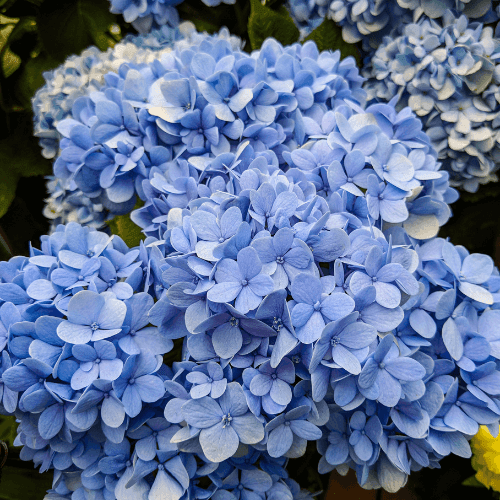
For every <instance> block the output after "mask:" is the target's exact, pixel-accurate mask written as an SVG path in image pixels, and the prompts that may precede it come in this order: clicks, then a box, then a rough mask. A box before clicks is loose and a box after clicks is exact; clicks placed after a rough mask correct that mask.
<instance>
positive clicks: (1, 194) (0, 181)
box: [0, 146, 19, 218]
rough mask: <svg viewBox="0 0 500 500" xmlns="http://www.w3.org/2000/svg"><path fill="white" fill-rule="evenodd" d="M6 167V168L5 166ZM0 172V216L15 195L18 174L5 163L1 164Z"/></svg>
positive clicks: (3, 213)
mask: <svg viewBox="0 0 500 500" xmlns="http://www.w3.org/2000/svg"><path fill="white" fill-rule="evenodd" d="M0 147H1V146H0ZM6 167H7V168H6ZM1 170H2V171H1V172H0V218H1V217H3V216H4V215H5V213H6V212H7V210H8V208H9V205H10V204H11V203H12V200H13V199H14V196H16V186H17V181H18V180H19V174H18V173H17V172H16V171H15V170H13V169H10V168H8V166H7V165H5V166H3V167H2V169H1Z"/></svg>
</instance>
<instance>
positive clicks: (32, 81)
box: [5, 54, 59, 110]
mask: <svg viewBox="0 0 500 500" xmlns="http://www.w3.org/2000/svg"><path fill="white" fill-rule="evenodd" d="M58 64H59V63H58V62H57V60H55V59H52V58H50V57H48V56H47V55H46V54H40V55H39V56H38V57H33V58H32V59H29V60H28V61H27V62H26V63H25V64H24V65H23V66H22V67H21V68H20V69H19V71H17V72H16V73H15V74H14V75H13V76H12V78H9V79H8V80H7V84H6V86H8V87H9V88H8V89H7V91H6V92H5V93H6V95H7V96H8V95H9V94H10V95H11V97H12V96H13V95H15V97H16V99H17V101H18V104H19V105H21V106H22V108H24V109H25V110H31V98H32V97H33V96H34V95H35V92H36V91H37V90H38V89H39V88H40V87H41V86H42V85H45V80H44V78H43V74H42V73H44V72H45V71H49V70H51V69H54V68H55V67H57V66H58ZM11 80H12V81H11Z"/></svg>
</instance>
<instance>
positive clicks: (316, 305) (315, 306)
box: [314, 300, 321, 311]
mask: <svg viewBox="0 0 500 500" xmlns="http://www.w3.org/2000/svg"><path fill="white" fill-rule="evenodd" d="M320 309H321V302H320V301H319V300H318V301H317V302H316V304H314V310H315V311H319V310H320Z"/></svg>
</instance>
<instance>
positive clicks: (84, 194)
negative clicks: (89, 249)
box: [48, 30, 365, 223]
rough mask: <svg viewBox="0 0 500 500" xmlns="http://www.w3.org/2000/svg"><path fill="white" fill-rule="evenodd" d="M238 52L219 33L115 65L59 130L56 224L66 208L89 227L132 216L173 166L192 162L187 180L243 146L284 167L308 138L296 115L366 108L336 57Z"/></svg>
mask: <svg viewBox="0 0 500 500" xmlns="http://www.w3.org/2000/svg"><path fill="white" fill-rule="evenodd" d="M240 43H241V42H240V41H238V40H236V39H234V38H233V37H230V36H229V34H228V33H227V32H226V31H224V30H223V31H222V32H221V33H219V35H217V36H215V37H207V36H203V35H198V34H191V36H189V37H188V39H186V40H180V41H178V42H177V43H176V44H175V50H174V51H173V52H169V51H168V49H167V50H165V51H163V52H161V53H158V57H157V58H155V59H154V60H152V61H150V62H149V64H142V63H133V62H128V63H126V64H121V66H119V69H118V70H117V71H116V72H111V73H107V74H106V75H105V84H104V85H103V86H101V87H100V88H99V89H98V90H94V91H92V92H88V93H87V95H85V96H82V97H79V98H78V99H76V100H75V101H74V103H73V106H72V112H71V116H70V117H68V118H66V119H63V120H60V121H59V122H58V123H57V130H58V131H59V133H61V134H62V136H63V139H62V140H61V142H60V148H61V153H60V155H59V156H58V158H57V160H56V162H55V164H54V175H55V184H56V188H54V187H53V188H52V189H54V195H53V197H52V198H51V200H50V202H51V203H49V210H50V211H52V212H53V213H54V215H53V218H55V219H56V222H67V219H66V220H65V219H64V216H65V215H67V213H68V210H67V209H66V207H65V204H69V205H70V206H71V205H74V206H76V207H77V210H79V212H78V215H81V217H87V216H89V217H96V215H99V214H101V216H100V218H99V219H98V221H97V222H99V221H102V219H105V218H106V217H107V214H109V216H113V215H116V214H122V213H128V212H130V210H131V209H132V208H133V207H134V205H135V203H136V194H137V195H139V197H140V198H141V199H142V201H143V202H146V204H147V205H148V204H151V203H152V201H150V200H152V198H153V197H155V198H156V195H153V194H152V193H150V192H149V191H148V190H147V188H146V187H143V181H145V180H148V179H150V178H153V177H154V176H155V175H158V173H160V174H161V173H163V172H164V171H165V169H166V167H167V166H168V165H169V162H171V161H173V160H174V159H175V161H179V162H181V161H184V163H185V160H187V159H191V158H193V157H194V155H196V158H194V159H192V161H193V162H194V161H197V165H198V167H196V168H195V167H193V166H190V167H189V168H188V166H187V164H186V167H185V168H183V171H185V170H186V168H188V171H189V170H190V169H191V170H193V171H194V173H196V172H197V171H199V170H200V169H203V168H204V165H205V164H207V163H208V162H210V161H211V160H212V159H213V158H215V157H218V161H221V162H225V161H227V160H226V159H225V157H224V154H234V153H235V152H236V150H237V147H238V144H239V140H240V138H241V137H246V138H249V140H251V142H252V144H254V146H255V147H256V148H257V149H259V150H261V151H262V150H266V149H272V150H273V154H275V155H277V156H278V157H279V158H278V161H279V162H280V163H283V162H284V160H283V158H282V155H281V152H282V151H289V150H291V149H293V148H294V147H296V145H297V143H299V144H300V145H301V144H303V143H304V142H305V141H306V139H307V137H306V135H305V133H304V130H303V127H302V126H301V124H302V115H303V113H306V112H307V111H312V110H314V109H315V108H316V107H318V106H324V105H325V104H326V103H330V101H334V102H343V100H344V99H347V98H349V99H352V100H353V101H354V102H357V103H360V104H361V103H364V96H365V94H364V91H362V90H361V83H362V79H361V77H360V76H359V73H358V70H357V69H356V67H355V65H354V61H353V60H345V61H340V54H339V53H336V54H327V53H325V54H322V55H321V56H320V54H319V52H318V50H317V49H316V47H315V46H314V45H312V44H307V45H306V46H304V47H301V46H300V45H298V44H297V45H294V46H293V47H290V48H288V49H286V50H285V49H284V48H283V47H281V46H280V45H279V44H278V43H277V42H272V41H270V42H269V43H267V44H266V45H265V47H264V48H263V49H262V50H261V51H260V52H258V53H255V54H253V55H252V56H250V55H247V54H246V53H244V52H242V51H241V50H240V49H239V46H238V44H240ZM193 52H196V55H195V54H193ZM148 54H149V56H152V53H151V52H148ZM186 58H187V59H186ZM191 59H192V60H191ZM186 60H188V61H189V63H187V64H186V63H185V61H186ZM278 60H279V61H278ZM275 62H276V63H277V66H276V68H273V67H269V65H271V64H274V63H275ZM297 123H298V125H296V124H297ZM179 175H180V174H179ZM196 179H197V176H196V175H194V174H193V179H192V182H195V180H196ZM169 182H173V181H172V180H170V179H169ZM182 182H184V181H181V179H178V180H176V181H175V182H174V183H175V185H178V187H175V188H173V192H172V195H171V196H170V197H169V199H174V198H177V199H181V200H183V199H184V198H185V195H183V193H185V192H186V191H183V189H184V190H185V189H186V188H187V187H189V186H190V185H191V184H187V185H185V186H184V187H182V186H181V183H182ZM150 189H152V188H150ZM162 189H163V188H162ZM165 189H169V188H168V186H165ZM75 199H76V202H75ZM156 202H158V203H159V205H160V207H161V206H162V202H161V200H156V201H155V203H156ZM89 203H91V204H92V209H91V210H89V209H88V208H87V207H88V205H89ZM80 207H83V210H82V209H81V208H80ZM99 209H100V210H99ZM49 210H48V211H49ZM70 214H71V212H70ZM92 214H96V215H92ZM61 219H62V220H61ZM69 220H75V219H69ZM94 220H95V219H94ZM77 221H79V222H82V223H84V222H85V223H86V222H87V221H86V220H85V219H83V220H82V219H77Z"/></svg>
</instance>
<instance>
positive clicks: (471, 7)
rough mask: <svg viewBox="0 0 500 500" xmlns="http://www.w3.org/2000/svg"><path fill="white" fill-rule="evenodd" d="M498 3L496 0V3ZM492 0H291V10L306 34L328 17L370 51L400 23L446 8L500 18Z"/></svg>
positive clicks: (485, 19) (440, 13) (397, 29)
mask: <svg viewBox="0 0 500 500" xmlns="http://www.w3.org/2000/svg"><path fill="white" fill-rule="evenodd" d="M494 3H496V2H494ZM494 7H495V5H492V2H491V0H487V1H482V0H442V1H441V0H440V1H434V0H387V1H383V0H289V2H288V10H289V11H290V14H291V15H292V18H293V19H294V20H295V22H296V23H297V24H298V26H300V27H301V28H302V29H303V30H304V32H305V33H308V32H310V31H312V30H313V29H314V28H316V27H317V26H318V25H319V24H321V22H322V20H323V19H324V18H325V17H326V18H328V19H333V20H334V21H335V22H336V23H338V24H339V26H341V27H342V36H343V38H344V40H345V41H346V42H348V43H357V42H359V41H362V42H363V47H364V48H365V49H366V50H367V51H371V50H373V49H376V48H377V47H378V46H379V45H380V43H381V42H382V39H383V37H384V36H385V35H389V33H390V34H391V36H393V35H394V34H395V33H396V34H399V33H400V29H401V26H404V25H407V24H410V23H411V22H412V20H415V19H418V18H419V17H421V16H422V15H423V16H424V17H427V18H429V19H439V18H441V17H442V16H443V15H444V13H445V12H446V10H447V9H455V11H456V12H459V13H461V12H463V13H464V14H465V15H466V16H467V17H468V18H472V19H478V20H480V21H482V22H488V23H490V22H494V21H496V20H497V19H498V15H497V13H496V12H495V11H494Z"/></svg>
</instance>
